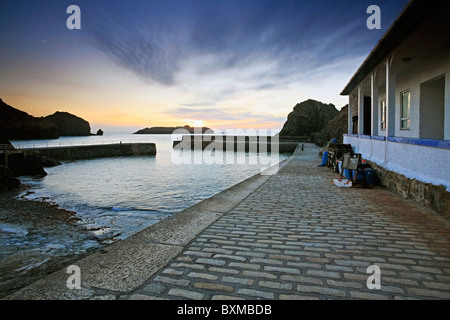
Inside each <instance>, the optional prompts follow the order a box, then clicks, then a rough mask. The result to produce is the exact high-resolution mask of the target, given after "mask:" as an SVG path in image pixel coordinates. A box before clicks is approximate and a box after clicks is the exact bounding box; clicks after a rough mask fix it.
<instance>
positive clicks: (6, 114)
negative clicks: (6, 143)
mask: <svg viewBox="0 0 450 320" xmlns="http://www.w3.org/2000/svg"><path fill="white" fill-rule="evenodd" d="M90 131H91V128H90V126H89V123H88V122H87V121H85V120H83V119H81V118H79V117H77V116H74V115H72V114H70V113H67V112H55V113H54V114H53V115H51V116H47V117H45V118H44V117H42V118H36V117H33V116H30V115H29V114H28V113H26V112H23V111H20V110H18V109H16V108H13V107H11V106H10V105H8V104H6V103H5V102H3V100H1V99H0V137H4V138H5V139H8V140H32V139H57V138H59V137H60V136H88V135H90V134H91V133H90Z"/></svg>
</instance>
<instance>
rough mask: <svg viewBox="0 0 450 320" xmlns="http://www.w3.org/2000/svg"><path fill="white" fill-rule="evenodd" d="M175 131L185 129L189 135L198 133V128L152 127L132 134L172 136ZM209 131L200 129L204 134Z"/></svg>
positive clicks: (205, 128)
mask: <svg viewBox="0 0 450 320" xmlns="http://www.w3.org/2000/svg"><path fill="white" fill-rule="evenodd" d="M177 129H185V130H187V131H188V132H189V133H191V134H192V133H197V132H195V131H196V130H198V131H200V130H199V129H200V128H194V127H190V126H188V125H186V126H184V127H152V128H145V129H141V130H139V131H137V132H135V133H134V134H172V132H174V131H175V130H177ZM207 130H210V129H209V128H207V127H202V133H205V131H207Z"/></svg>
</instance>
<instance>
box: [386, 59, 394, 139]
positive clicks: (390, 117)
mask: <svg viewBox="0 0 450 320" xmlns="http://www.w3.org/2000/svg"><path fill="white" fill-rule="evenodd" d="M392 60H393V56H391V57H389V58H387V59H386V61H385V64H386V137H393V136H395V74H394V71H393V70H392Z"/></svg>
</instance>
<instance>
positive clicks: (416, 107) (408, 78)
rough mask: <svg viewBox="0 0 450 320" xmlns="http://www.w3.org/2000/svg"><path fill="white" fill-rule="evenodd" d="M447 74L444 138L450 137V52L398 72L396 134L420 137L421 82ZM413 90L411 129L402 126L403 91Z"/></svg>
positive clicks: (439, 54) (398, 135)
mask: <svg viewBox="0 0 450 320" xmlns="http://www.w3.org/2000/svg"><path fill="white" fill-rule="evenodd" d="M440 76H445V86H446V92H445V99H444V101H445V117H446V122H445V123H444V128H445V133H444V139H445V140H449V139H450V92H449V91H450V86H449V82H450V56H449V55H448V52H447V53H446V52H443V53H438V54H436V55H435V56H433V57H432V58H430V59H426V60H425V61H423V62H422V63H419V64H416V65H414V68H410V69H409V70H408V71H406V72H403V73H402V74H398V75H397V77H396V91H395V93H396V94H395V105H396V108H395V136H397V137H409V138H420V90H421V84H422V83H424V82H427V81H429V80H431V79H435V78H437V77H440ZM408 89H409V90H410V91H411V110H410V121H411V125H410V129H409V130H402V129H401V128H400V117H401V92H403V91H405V90H408Z"/></svg>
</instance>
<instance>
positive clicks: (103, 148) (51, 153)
mask: <svg viewBox="0 0 450 320" xmlns="http://www.w3.org/2000/svg"><path fill="white" fill-rule="evenodd" d="M24 150H26V149H24ZM32 150H33V151H38V152H39V154H40V155H42V156H47V157H49V158H53V159H56V160H60V161H66V160H82V159H94V158H107V157H127V156H144V155H153V156H154V155H156V145H155V144H154V143H120V144H104V145H92V146H73V147H72V146H71V147H57V148H39V149H32Z"/></svg>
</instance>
